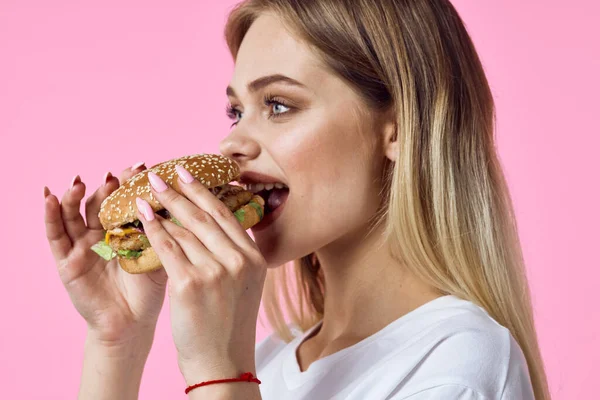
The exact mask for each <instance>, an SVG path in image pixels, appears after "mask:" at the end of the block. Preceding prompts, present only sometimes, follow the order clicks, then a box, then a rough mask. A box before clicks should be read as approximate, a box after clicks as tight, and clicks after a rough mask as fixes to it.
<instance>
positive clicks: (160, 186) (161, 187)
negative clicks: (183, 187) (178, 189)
mask: <svg viewBox="0 0 600 400" xmlns="http://www.w3.org/2000/svg"><path fill="white" fill-rule="evenodd" d="M148 179H149V180H150V184H151V185H152V187H153V188H154V190H156V191H157V192H158V193H160V192H164V191H165V190H167V184H166V183H164V182H163V180H162V179H160V177H159V176H158V175H156V174H155V173H154V172H152V171H150V172H148Z"/></svg>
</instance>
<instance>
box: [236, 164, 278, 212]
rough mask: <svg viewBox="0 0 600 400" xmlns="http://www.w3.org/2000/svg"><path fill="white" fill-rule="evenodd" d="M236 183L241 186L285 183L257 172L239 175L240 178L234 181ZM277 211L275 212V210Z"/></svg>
mask: <svg viewBox="0 0 600 400" xmlns="http://www.w3.org/2000/svg"><path fill="white" fill-rule="evenodd" d="M236 181H237V182H238V183H241V184H243V185H249V184H251V183H283V184H285V182H283V181H281V180H278V179H277V178H273V177H272V176H269V175H264V174H261V173H258V172H253V171H246V172H243V173H242V174H240V177H239V178H238V179H236ZM275 211H277V210H275Z"/></svg>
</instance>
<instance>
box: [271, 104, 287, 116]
mask: <svg viewBox="0 0 600 400" xmlns="http://www.w3.org/2000/svg"><path fill="white" fill-rule="evenodd" d="M289 110H290V108H289V107H287V106H284V105H283V104H281V103H273V114H276V115H277V114H283V113H285V112H288V111H289Z"/></svg>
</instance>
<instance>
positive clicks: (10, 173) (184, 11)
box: [0, 0, 600, 399]
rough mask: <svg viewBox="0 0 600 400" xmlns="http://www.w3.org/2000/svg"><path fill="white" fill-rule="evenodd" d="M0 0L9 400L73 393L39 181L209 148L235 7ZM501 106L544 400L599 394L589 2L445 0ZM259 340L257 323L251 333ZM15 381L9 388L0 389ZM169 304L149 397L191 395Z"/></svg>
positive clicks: (61, 298) (597, 56)
mask: <svg viewBox="0 0 600 400" xmlns="http://www.w3.org/2000/svg"><path fill="white" fill-rule="evenodd" d="M82 3H83V2H75V1H67V0H54V1H52V2H48V1H40V0H18V1H17V0H2V1H1V2H0V138H1V139H2V140H1V145H0V163H1V166H2V169H1V171H2V173H3V183H2V196H1V197H0V202H1V204H0V205H1V207H0V209H1V210H2V214H3V215H2V221H3V225H4V229H3V230H2V241H1V243H2V254H3V257H4V259H5V262H4V263H3V270H4V274H3V285H2V286H3V288H2V290H0V296H1V297H0V307H1V308H0V315H1V317H2V320H1V321H2V322H1V323H2V328H1V329H0V381H1V382H3V385H2V389H1V390H2V395H0V397H2V398H6V399H24V398H42V397H43V398H47V399H72V398H75V396H76V393H77V388H78V382H79V376H80V368H81V358H82V351H83V341H84V337H85V325H84V323H83V321H82V320H81V319H80V317H79V315H78V314H77V313H76V311H75V310H74V308H73V307H72V305H71V304H70V301H69V298H68V296H67V294H66V292H65V291H64V289H63V287H62V286H61V283H60V281H59V279H58V275H57V273H56V271H55V267H54V264H53V260H52V257H51V254H50V252H49V249H48V246H47V243H46V240H45V237H44V230H43V201H42V188H43V186H44V185H48V186H49V187H50V189H51V190H52V191H53V192H54V193H58V194H61V195H62V193H63V192H64V191H65V190H66V189H67V187H68V185H69V183H70V181H71V178H72V177H73V176H74V175H75V174H81V176H82V178H83V180H84V182H86V183H87V184H88V187H89V188H90V189H91V188H95V187H97V186H98V185H99V184H100V183H101V179H102V176H103V175H104V173H105V172H106V171H107V170H111V171H112V172H113V173H119V172H120V171H121V170H122V169H124V168H126V167H128V166H130V165H131V164H133V163H135V162H137V161H145V162H146V163H147V164H148V165H152V164H154V163H157V162H159V161H163V160H166V159H169V158H172V157H176V156H181V155H184V154H188V153H191V152H217V151H218V142H219V140H220V138H222V137H224V136H225V135H226V133H227V131H228V127H229V124H228V121H227V120H226V117H225V113H224V106H225V104H226V97H225V94H224V91H225V87H226V85H227V83H228V79H229V77H230V74H231V71H232V67H233V65H232V61H231V60H230V57H229V55H228V52H227V50H226V47H225V45H224V41H223V39H222V29H223V25H224V22H225V17H226V11H227V10H228V9H229V8H230V6H231V5H232V4H233V3H234V2H233V1H221V0H218V1H217V0H213V1H191V0H188V1H185V0H177V1H169V2H163V1H147V0H146V1H131V0H128V1H123V0H120V1H114V0H110V1H102V2H100V1H97V2H87V3H86V4H85V5H83V4H82ZM454 4H455V5H456V6H457V8H458V9H459V11H460V13H461V15H462V16H463V18H464V19H465V21H466V23H467V25H468V28H469V30H470V32H471V34H472V35H473V38H474V41H475V43H476V45H477V47H478V49H479V52H480V55H481V57H482V59H483V62H484V65H485V67H486V70H487V73H488V76H489V79H490V82H491V85H492V88H493V91H494V94H495V98H496V100H497V107H498V129H499V132H498V147H499V151H500V154H501V157H502V159H503V162H504V165H505V168H506V173H507V176H508V179H509V182H510V186H511V190H512V194H513V197H514V201H515V205H516V210H517V213H518V219H519V223H520V233H521V236H522V240H523V244H524V251H525V257H526V261H527V265H528V273H529V276H530V279H531V287H532V290H533V297H534V302H535V311H536V319H537V324H538V326H539V338H540V343H541V347H542V351H543V355H544V358H545V361H546V365H547V370H548V377H549V380H550V385H551V390H552V393H553V394H554V398H555V399H591V398H597V397H596V396H597V389H596V388H595V387H594V386H595V385H593V384H594V383H596V382H592V377H593V376H598V365H600V335H599V332H600V312H599V311H598V305H600V290H598V282H599V281H600V268H599V267H600V262H599V261H598V252H597V248H598V241H599V238H600V235H599V234H598V232H599V231H598V226H599V225H600V217H599V212H598V206H599V204H600V196H599V193H600V192H599V190H598V181H599V175H600V174H599V172H600V163H599V162H598V158H599V154H598V150H599V149H600V140H599V139H598V137H599V134H600V132H599V129H598V119H597V118H598V113H599V112H598V105H599V102H598V93H600V80H599V79H598V72H599V71H600V48H599V47H600V45H599V41H598V38H600V28H599V27H598V26H599V25H598V23H597V18H598V16H599V15H600V7H599V6H598V5H597V4H598V3H597V2H596V1H592V0H590V1H584V0H577V1H571V2H568V3H567V2H565V1H549V0H544V1H542V0H537V1H535V0H529V1H521V0H503V1H480V0H455V1H454ZM267 333H268V332H267V330H266V329H265V328H263V327H261V326H260V325H259V330H258V339H259V340H260V339H262V338H263V337H264V336H265V335H266V334H267ZM7 384H8V385H7ZM183 389H184V381H183V379H182V378H181V376H180V373H179V371H178V368H177V364H176V355H175V351H174V346H173V344H172V339H171V333H170V329H169V320H168V313H167V312H163V314H162V315H161V319H160V322H159V326H158V331H157V334H156V340H155V344H154V349H153V352H152V353H151V355H150V357H149V360H148V364H147V367H146V371H145V375H144V378H143V382H142V388H141V394H140V398H142V399H167V398H168V399H184V398H186V397H185V395H184V394H183Z"/></svg>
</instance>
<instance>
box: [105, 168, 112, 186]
mask: <svg viewBox="0 0 600 400" xmlns="http://www.w3.org/2000/svg"><path fill="white" fill-rule="evenodd" d="M110 178H112V174H111V173H110V171H109V172H107V173H106V175H104V184H105V185H106V184H107V183H108V181H109V179H110Z"/></svg>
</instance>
